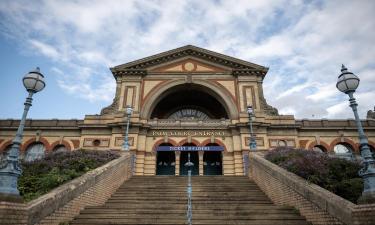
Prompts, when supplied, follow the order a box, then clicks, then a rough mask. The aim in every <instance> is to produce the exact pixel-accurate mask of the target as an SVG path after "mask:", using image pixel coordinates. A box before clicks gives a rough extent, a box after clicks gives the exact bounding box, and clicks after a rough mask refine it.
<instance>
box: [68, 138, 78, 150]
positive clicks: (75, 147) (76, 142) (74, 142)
mask: <svg viewBox="0 0 375 225" xmlns="http://www.w3.org/2000/svg"><path fill="white" fill-rule="evenodd" d="M70 141H71V142H72V143H73V147H74V149H77V148H79V143H80V141H79V140H77V139H73V140H70Z"/></svg>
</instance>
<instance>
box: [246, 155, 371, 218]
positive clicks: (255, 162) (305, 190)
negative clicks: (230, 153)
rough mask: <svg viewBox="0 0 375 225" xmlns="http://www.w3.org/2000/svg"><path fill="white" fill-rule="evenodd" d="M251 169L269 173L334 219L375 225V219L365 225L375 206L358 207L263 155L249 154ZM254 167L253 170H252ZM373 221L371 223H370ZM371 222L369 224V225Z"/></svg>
mask: <svg viewBox="0 0 375 225" xmlns="http://www.w3.org/2000/svg"><path fill="white" fill-rule="evenodd" d="M249 157H250V169H251V170H254V168H255V167H258V168H259V169H260V170H262V172H263V173H267V174H269V175H270V176H272V177H273V178H275V179H277V180H278V181H279V182H280V183H282V185H285V186H287V187H289V188H291V189H292V190H293V191H295V192H296V193H298V194H299V195H300V196H302V197H303V198H305V199H306V200H307V201H309V202H311V203H313V204H314V205H315V206H317V207H318V208H320V209H321V210H323V211H325V212H327V213H328V214H330V215H331V216H332V217H334V218H337V219H338V220H339V221H341V222H343V223H345V224H371V223H372V222H374V223H375V217H374V216H373V217H372V219H371V217H370V218H368V219H367V220H366V221H365V222H364V223H362V222H361V221H360V220H363V218H361V217H363V216H364V215H367V216H369V215H375V204H368V205H356V204H353V203H352V202H350V201H348V200H345V199H343V198H342V197H340V196H337V195H335V194H333V193H332V192H329V191H327V190H326V189H323V188H321V187H319V186H318V185H315V184H312V183H309V182H308V181H306V180H305V179H303V178H301V177H299V176H297V175H295V174H293V173H291V172H288V171H287V170H285V169H283V168H281V167H279V166H277V165H275V164H273V163H271V162H269V161H268V160H266V159H264V157H263V154H262V153H254V154H249ZM252 167H253V168H252ZM369 220H371V221H369ZM368 222H369V223H368Z"/></svg>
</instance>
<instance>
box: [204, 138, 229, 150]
mask: <svg viewBox="0 0 375 225" xmlns="http://www.w3.org/2000/svg"><path fill="white" fill-rule="evenodd" d="M213 143H215V144H218V145H220V146H222V147H224V152H228V150H227V147H226V146H225V144H224V143H223V142H222V141H220V140H219V139H217V138H215V139H214V142H213ZM207 144H212V142H211V139H206V140H204V141H203V142H202V143H201V145H200V146H206V145H207Z"/></svg>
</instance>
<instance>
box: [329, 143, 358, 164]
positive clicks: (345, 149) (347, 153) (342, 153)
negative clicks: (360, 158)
mask: <svg viewBox="0 0 375 225" xmlns="http://www.w3.org/2000/svg"><path fill="white" fill-rule="evenodd" d="M333 151H334V152H335V156H336V157H339V158H344V159H348V160H354V159H355V156H354V154H353V152H354V151H353V148H352V147H351V146H350V145H349V144H347V143H338V144H336V145H335V147H334V148H333Z"/></svg>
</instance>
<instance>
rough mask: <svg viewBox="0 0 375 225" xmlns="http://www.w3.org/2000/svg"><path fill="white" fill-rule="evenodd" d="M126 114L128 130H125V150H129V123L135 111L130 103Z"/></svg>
mask: <svg viewBox="0 0 375 225" xmlns="http://www.w3.org/2000/svg"><path fill="white" fill-rule="evenodd" d="M125 111H126V116H127V123H126V131H125V139H124V146H123V147H124V150H125V151H129V137H128V136H129V124H130V116H131V115H132V113H133V108H132V107H131V106H129V105H127V106H126V108H125Z"/></svg>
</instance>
